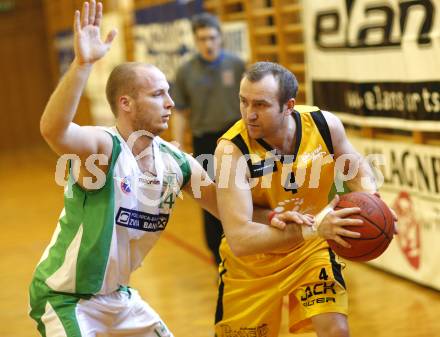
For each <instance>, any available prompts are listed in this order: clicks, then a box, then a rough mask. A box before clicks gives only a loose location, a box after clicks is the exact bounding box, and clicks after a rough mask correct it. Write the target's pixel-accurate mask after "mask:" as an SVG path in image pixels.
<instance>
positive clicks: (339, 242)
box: [333, 236, 351, 248]
mask: <svg viewBox="0 0 440 337" xmlns="http://www.w3.org/2000/svg"><path fill="white" fill-rule="evenodd" d="M333 241H336V242H337V243H338V244H340V245H341V246H342V247H345V248H351V245H350V244H349V243H348V242H347V241H345V240H343V239H342V238H341V237H339V236H336V237H334V238H333Z"/></svg>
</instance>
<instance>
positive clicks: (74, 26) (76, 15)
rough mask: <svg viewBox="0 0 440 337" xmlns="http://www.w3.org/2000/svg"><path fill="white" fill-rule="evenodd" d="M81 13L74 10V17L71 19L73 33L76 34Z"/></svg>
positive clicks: (79, 28)
mask: <svg viewBox="0 0 440 337" xmlns="http://www.w3.org/2000/svg"><path fill="white" fill-rule="evenodd" d="M80 17H81V13H80V12H79V11H78V10H76V11H75V15H74V17H73V31H74V32H75V34H77V33H78V32H79V31H80V30H81V21H80Z"/></svg>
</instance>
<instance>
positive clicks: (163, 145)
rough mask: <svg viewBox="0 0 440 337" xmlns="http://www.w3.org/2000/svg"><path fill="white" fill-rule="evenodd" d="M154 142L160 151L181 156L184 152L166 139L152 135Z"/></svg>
mask: <svg viewBox="0 0 440 337" xmlns="http://www.w3.org/2000/svg"><path fill="white" fill-rule="evenodd" d="M154 142H155V143H156V144H157V146H158V147H159V150H160V151H161V152H165V153H170V154H173V155H176V156H181V157H184V156H185V152H183V151H182V150H180V149H179V148H178V147H177V146H176V145H174V144H172V143H170V142H168V141H166V140H165V139H163V138H160V137H159V136H156V137H154Z"/></svg>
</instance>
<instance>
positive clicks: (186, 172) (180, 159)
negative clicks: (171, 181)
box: [159, 143, 191, 188]
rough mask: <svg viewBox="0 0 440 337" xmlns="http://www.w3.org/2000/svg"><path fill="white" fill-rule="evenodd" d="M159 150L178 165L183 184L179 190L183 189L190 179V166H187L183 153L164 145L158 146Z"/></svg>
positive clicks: (187, 162)
mask: <svg viewBox="0 0 440 337" xmlns="http://www.w3.org/2000/svg"><path fill="white" fill-rule="evenodd" d="M159 150H160V151H162V152H165V153H168V154H170V155H171V156H172V157H173V159H174V160H175V161H176V162H177V164H178V165H179V167H180V170H181V171H182V175H183V183H182V186H181V188H183V187H184V186H185V185H186V184H187V183H188V182H189V180H190V179H191V165H190V164H189V161H188V159H187V158H186V155H185V153H183V152H182V151H176V150H174V149H172V148H171V147H169V146H168V145H166V144H165V143H160V144H159Z"/></svg>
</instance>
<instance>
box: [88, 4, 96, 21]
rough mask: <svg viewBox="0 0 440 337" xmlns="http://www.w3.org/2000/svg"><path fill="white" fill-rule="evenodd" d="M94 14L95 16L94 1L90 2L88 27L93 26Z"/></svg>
mask: <svg viewBox="0 0 440 337" xmlns="http://www.w3.org/2000/svg"><path fill="white" fill-rule="evenodd" d="M95 14H96V0H90V8H89V25H94V24H95Z"/></svg>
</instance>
